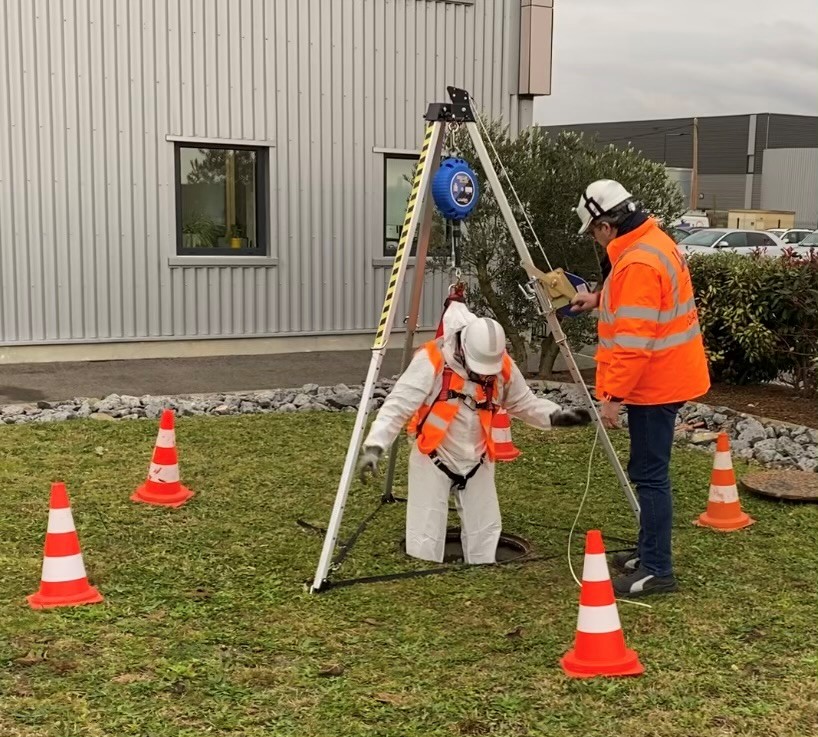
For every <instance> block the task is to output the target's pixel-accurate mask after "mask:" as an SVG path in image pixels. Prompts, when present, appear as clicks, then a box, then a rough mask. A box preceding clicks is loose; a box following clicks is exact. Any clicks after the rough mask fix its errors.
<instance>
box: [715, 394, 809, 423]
mask: <svg viewBox="0 0 818 737" xmlns="http://www.w3.org/2000/svg"><path fill="white" fill-rule="evenodd" d="M699 401H701V402H704V403H705V404H709V405H711V406H714V407H718V406H723V407H729V408H730V409H734V410H736V411H738V412H747V413H748V414H751V415H757V416H759V417H768V418H770V419H771V420H781V421H782V422H791V423H793V424H794V425H806V426H807V427H815V428H818V409H816V404H817V403H816V401H815V399H814V398H813V399H810V398H808V397H805V396H804V395H802V394H799V393H798V392H797V391H796V390H795V389H791V388H790V387H787V386H776V385H772V384H758V385H753V386H733V385H730V384H714V385H713V387H712V388H711V389H710V391H709V392H708V393H707V394H706V395H705V396H704V398H703V399H701V400H699Z"/></svg>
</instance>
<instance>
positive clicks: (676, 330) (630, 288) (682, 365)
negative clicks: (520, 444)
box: [596, 219, 710, 404]
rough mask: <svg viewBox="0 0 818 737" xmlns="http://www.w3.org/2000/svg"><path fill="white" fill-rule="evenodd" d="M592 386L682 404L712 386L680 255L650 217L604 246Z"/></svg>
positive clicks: (628, 398)
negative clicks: (607, 269) (605, 273)
mask: <svg viewBox="0 0 818 737" xmlns="http://www.w3.org/2000/svg"><path fill="white" fill-rule="evenodd" d="M608 255H609V256H610V259H611V263H612V264H613V268H612V270H611V274H610V276H609V277H608V279H607V280H606V281H605V285H604V286H603V289H602V295H601V298H600V304H599V311H600V315H599V328H598V329H599V348H598V350H597V354H596V360H597V377H596V390H597V394H598V395H599V397H600V398H602V397H604V396H606V395H610V396H613V397H619V398H622V399H624V401H625V402H626V403H630V404H667V403H671V402H684V401H688V400H690V399H695V398H696V397H700V396H701V395H702V394H705V393H706V392H707V390H708V389H709V388H710V378H709V374H708V369H707V359H706V357H705V353H704V344H703V342H702V336H701V330H700V329H699V317H698V313H697V311H696V303H695V301H694V298H693V283H692V281H691V279H690V271H689V270H688V268H687V263H686V262H685V259H684V256H683V255H682V254H681V253H680V251H679V249H678V248H677V246H676V244H675V243H674V242H673V240H672V239H671V238H670V237H669V236H667V235H665V233H663V232H662V230H661V229H660V228H659V226H658V225H657V224H656V221H655V220H653V219H649V220H648V221H647V222H646V223H644V224H643V225H641V226H639V227H638V228H636V229H635V230H633V231H631V232H630V233H625V234H624V235H622V236H619V237H618V238H615V239H614V240H613V241H611V243H610V244H608Z"/></svg>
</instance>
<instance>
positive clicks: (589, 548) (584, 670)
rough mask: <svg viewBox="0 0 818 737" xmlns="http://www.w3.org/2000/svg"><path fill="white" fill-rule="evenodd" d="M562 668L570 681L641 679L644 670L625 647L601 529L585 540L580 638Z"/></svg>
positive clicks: (578, 637) (578, 627) (562, 661)
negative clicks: (595, 677) (586, 679)
mask: <svg viewBox="0 0 818 737" xmlns="http://www.w3.org/2000/svg"><path fill="white" fill-rule="evenodd" d="M560 665H562V669H563V670H564V671H565V675H567V676H570V677H571V678H592V677H593V676H638V675H639V674H640V673H644V671H645V669H644V667H643V666H642V664H641V663H640V662H639V656H638V655H637V654H636V653H635V652H634V651H633V650H628V649H627V648H626V647H625V635H624V633H623V632H622V625H621V624H620V623H619V611H618V610H617V608H616V600H615V599H614V592H613V585H612V584H611V576H610V574H609V573H608V562H607V561H606V560H605V546H604V545H603V543H602V533H601V532H600V531H599V530H589V531H588V534H587V535H586V537H585V565H584V566H583V569H582V592H581V593H580V596H579V618H578V620H577V636H576V640H575V641H574V648H573V649H572V650H569V651H568V652H567V653H566V654H565V655H564V656H563V657H562V659H561V660H560Z"/></svg>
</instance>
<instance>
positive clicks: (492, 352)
mask: <svg viewBox="0 0 818 737" xmlns="http://www.w3.org/2000/svg"><path fill="white" fill-rule="evenodd" d="M460 343H461V346H462V348H463V354H464V356H465V358H466V368H467V369H469V371H473V372H474V373H475V374H482V375H484V376H492V375H494V374H499V373H500V371H501V369H502V368H503V354H504V353H505V351H506V333H505V331H504V330H503V326H502V325H500V323H499V322H497V320H492V319H491V318H490V317H480V318H478V319H477V320H475V321H474V322H470V323H469V324H468V325H467V326H466V327H465V328H464V329H463V332H462V333H460Z"/></svg>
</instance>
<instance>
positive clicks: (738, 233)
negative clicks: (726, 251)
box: [716, 230, 749, 248]
mask: <svg viewBox="0 0 818 737" xmlns="http://www.w3.org/2000/svg"><path fill="white" fill-rule="evenodd" d="M731 236H738V237H739V238H741V239H743V240H744V243H742V244H738V243H737V244H735V245H733V244H732V243H728V244H727V245H726V246H722V248H749V246H748V245H747V233H745V232H744V231H742V230H734V231H733V232H731V233H725V234H724V235H722V237H721V238H719V239H718V240H717V241H716V243H721V242H722V241H726V240H728V239H729V238H730V237H731Z"/></svg>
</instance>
